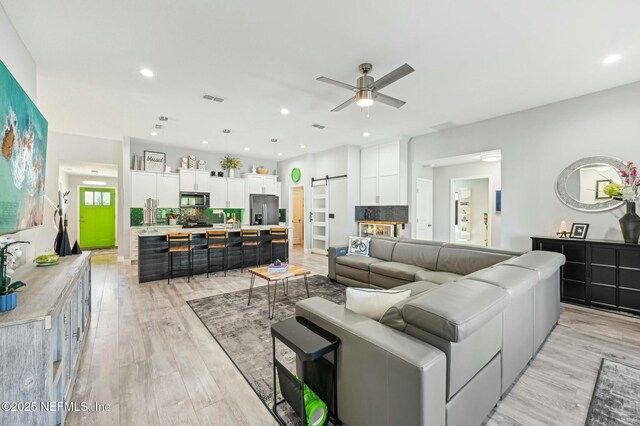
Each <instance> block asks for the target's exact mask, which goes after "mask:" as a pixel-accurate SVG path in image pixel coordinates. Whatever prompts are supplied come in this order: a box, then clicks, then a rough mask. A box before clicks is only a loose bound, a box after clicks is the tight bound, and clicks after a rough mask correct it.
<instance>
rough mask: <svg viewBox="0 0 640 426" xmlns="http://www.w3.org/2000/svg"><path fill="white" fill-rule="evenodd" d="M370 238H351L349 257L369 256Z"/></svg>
mask: <svg viewBox="0 0 640 426" xmlns="http://www.w3.org/2000/svg"><path fill="white" fill-rule="evenodd" d="M370 242H371V238H369V237H349V244H348V247H349V251H348V252H347V256H369V243H370Z"/></svg>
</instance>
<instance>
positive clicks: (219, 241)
mask: <svg viewBox="0 0 640 426" xmlns="http://www.w3.org/2000/svg"><path fill="white" fill-rule="evenodd" d="M206 237H207V278H209V272H210V271H211V255H212V254H213V255H215V250H222V269H223V270H224V276H225V277H226V276H227V266H228V259H229V245H228V243H227V238H228V237H229V234H228V233H227V231H217V230H214V231H207V233H206ZM212 251H213V253H212ZM214 266H215V265H214Z"/></svg>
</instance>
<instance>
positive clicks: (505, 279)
mask: <svg viewBox="0 0 640 426" xmlns="http://www.w3.org/2000/svg"><path fill="white" fill-rule="evenodd" d="M465 278H468V279H470V280H475V281H482V282H485V283H488V284H492V285H495V286H498V287H500V288H502V289H504V290H506V291H507V292H508V293H509V295H511V296H517V295H519V294H521V293H524V292H526V291H529V290H530V289H531V288H532V287H533V286H535V285H536V284H537V283H538V274H537V273H536V271H532V270H530V269H525V268H514V267H510V266H507V265H504V264H502V265H497V266H495V267H493V268H485V269H481V270H479V271H477V272H474V273H473V274H470V275H467V276H466V277H465Z"/></svg>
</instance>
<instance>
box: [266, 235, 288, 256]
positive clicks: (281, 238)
mask: <svg viewBox="0 0 640 426" xmlns="http://www.w3.org/2000/svg"><path fill="white" fill-rule="evenodd" d="M269 233H270V234H271V261H272V262H273V260H274V259H273V245H274V244H276V245H283V246H284V261H285V262H286V263H289V228H271V230H270V231H269Z"/></svg>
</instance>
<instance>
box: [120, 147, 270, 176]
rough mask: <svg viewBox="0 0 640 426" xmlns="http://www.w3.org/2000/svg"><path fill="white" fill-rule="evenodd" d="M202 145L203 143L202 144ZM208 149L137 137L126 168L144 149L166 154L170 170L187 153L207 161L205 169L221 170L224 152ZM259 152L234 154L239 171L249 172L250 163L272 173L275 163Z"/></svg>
mask: <svg viewBox="0 0 640 426" xmlns="http://www.w3.org/2000/svg"><path fill="white" fill-rule="evenodd" d="M203 146H204V145H203ZM207 147H208V149H201V150H197V149H190V148H180V147H177V146H167V145H160V144H153V143H149V142H146V141H140V140H137V139H131V148H130V151H131V156H130V157H129V160H128V161H129V162H128V163H125V164H126V168H127V169H130V168H131V158H132V156H133V155H134V154H138V155H139V156H141V155H143V154H144V151H145V150H146V151H156V152H164V153H165V154H166V155H167V165H168V166H171V168H172V170H176V169H177V168H179V167H180V159H181V158H182V157H188V156H189V155H192V154H193V155H195V156H196V158H197V159H198V160H205V161H206V162H207V166H206V169H207V170H215V171H222V168H221V167H220V160H222V158H223V157H224V156H225V154H224V152H223V151H222V150H221V149H220V148H219V147H216V146H214V145H208V146H207ZM259 156H260V153H257V157H251V156H248V155H247V156H245V155H236V156H235V157H238V158H239V159H240V161H242V167H241V169H240V172H241V173H244V172H249V171H250V170H251V165H252V164H253V165H255V166H256V167H258V166H264V167H265V168H266V169H267V170H269V174H272V173H273V170H274V169H276V168H277V164H276V162H275V161H272V160H265V159H264V158H260V157H259Z"/></svg>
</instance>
